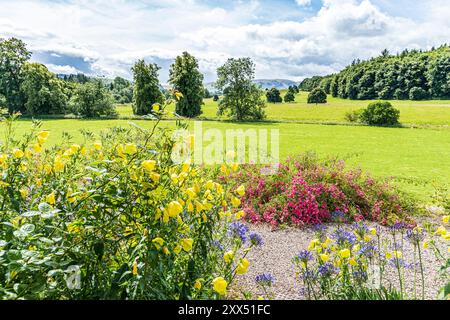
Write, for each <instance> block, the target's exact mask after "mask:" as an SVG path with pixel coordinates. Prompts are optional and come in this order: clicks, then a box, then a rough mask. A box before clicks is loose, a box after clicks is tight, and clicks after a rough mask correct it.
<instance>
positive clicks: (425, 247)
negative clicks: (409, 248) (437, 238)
mask: <svg viewBox="0 0 450 320" xmlns="http://www.w3.org/2000/svg"><path fill="white" fill-rule="evenodd" d="M423 248H424V249H425V250H426V249H428V248H429V243H428V241H427V240H425V241H424V242H423Z"/></svg>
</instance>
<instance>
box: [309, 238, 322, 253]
mask: <svg viewBox="0 0 450 320" xmlns="http://www.w3.org/2000/svg"><path fill="white" fill-rule="evenodd" d="M319 244H320V240H319V239H313V240H311V242H310V243H309V246H308V250H309V251H311V250H313V249H314V248H315V247H316V246H317V245H319Z"/></svg>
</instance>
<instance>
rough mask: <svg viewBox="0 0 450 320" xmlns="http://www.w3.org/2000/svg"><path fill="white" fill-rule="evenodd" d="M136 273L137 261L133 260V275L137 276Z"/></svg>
mask: <svg viewBox="0 0 450 320" xmlns="http://www.w3.org/2000/svg"><path fill="white" fill-rule="evenodd" d="M137 275H138V269H137V262H136V261H134V262H133V276H137Z"/></svg>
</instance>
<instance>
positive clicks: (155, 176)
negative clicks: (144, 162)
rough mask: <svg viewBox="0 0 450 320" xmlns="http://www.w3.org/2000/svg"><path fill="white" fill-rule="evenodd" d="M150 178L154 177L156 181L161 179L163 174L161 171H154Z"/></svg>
mask: <svg viewBox="0 0 450 320" xmlns="http://www.w3.org/2000/svg"><path fill="white" fill-rule="evenodd" d="M150 179H152V181H153V182H155V183H156V182H158V181H159V179H161V175H160V174H159V173H156V172H152V173H151V174H150Z"/></svg>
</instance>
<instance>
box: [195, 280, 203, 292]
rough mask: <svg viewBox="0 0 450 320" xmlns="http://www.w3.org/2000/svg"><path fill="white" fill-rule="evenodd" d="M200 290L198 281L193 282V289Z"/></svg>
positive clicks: (200, 284) (200, 286)
mask: <svg viewBox="0 0 450 320" xmlns="http://www.w3.org/2000/svg"><path fill="white" fill-rule="evenodd" d="M201 288H202V283H201V282H200V279H197V280H195V282H194V289H195V290H200V289H201Z"/></svg>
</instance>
